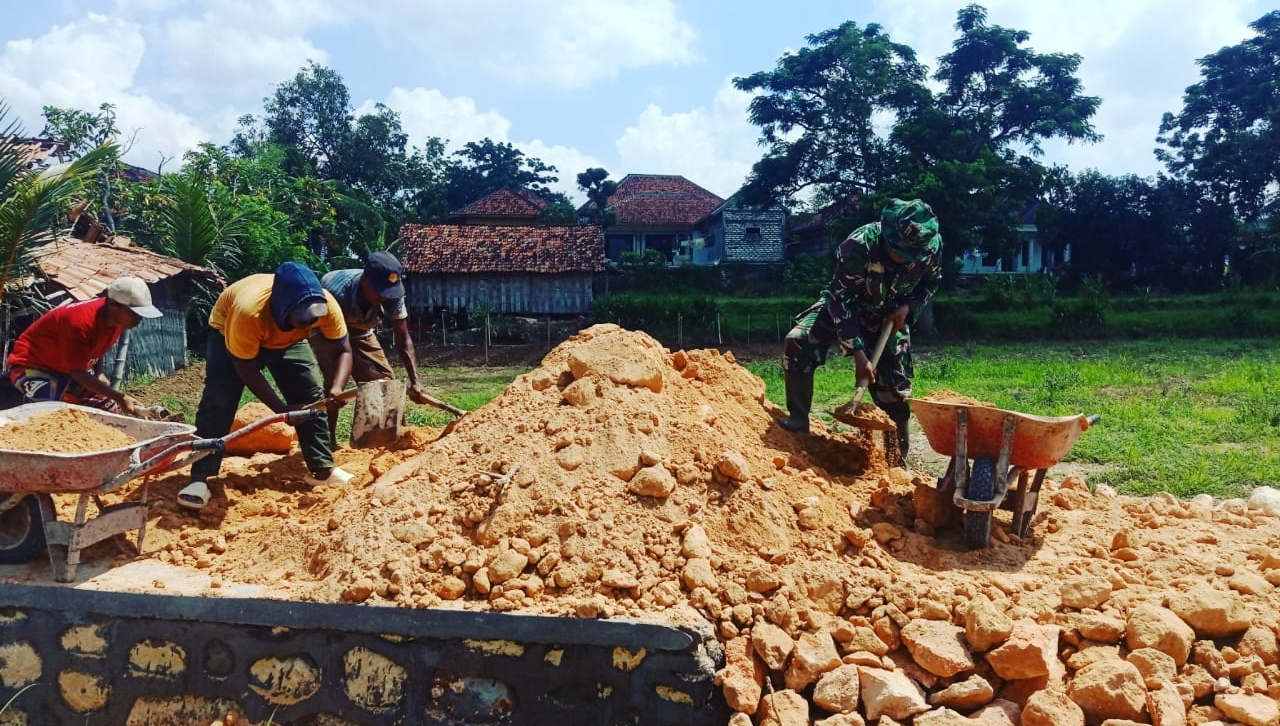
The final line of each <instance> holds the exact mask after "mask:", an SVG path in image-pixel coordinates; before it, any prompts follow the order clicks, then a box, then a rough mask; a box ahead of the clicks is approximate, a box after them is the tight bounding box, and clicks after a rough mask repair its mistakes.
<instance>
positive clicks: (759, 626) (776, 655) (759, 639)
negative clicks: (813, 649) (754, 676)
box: [751, 621, 796, 671]
mask: <svg viewBox="0 0 1280 726" xmlns="http://www.w3.org/2000/svg"><path fill="white" fill-rule="evenodd" d="M751 647H752V648H754V649H755V651H756V655H758V656H760V660H763V661H764V664H765V665H766V666H768V667H769V670H771V671H780V670H782V669H783V668H785V667H786V665H787V659H788V658H790V657H791V651H792V650H795V647H796V641H794V640H792V639H791V636H790V635H787V631H785V630H783V629H782V628H779V627H778V626H776V625H774V624H773V623H770V622H767V621H766V622H759V623H756V626H755V627H754V628H752V629H751Z"/></svg>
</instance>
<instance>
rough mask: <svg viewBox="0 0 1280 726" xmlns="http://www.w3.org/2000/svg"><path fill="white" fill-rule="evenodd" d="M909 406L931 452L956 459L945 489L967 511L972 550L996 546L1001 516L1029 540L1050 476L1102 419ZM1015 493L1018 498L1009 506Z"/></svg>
mask: <svg viewBox="0 0 1280 726" xmlns="http://www.w3.org/2000/svg"><path fill="white" fill-rule="evenodd" d="M910 404H911V410H912V412H914V413H915V415H916V419H917V420H918V421H919V422H920V428H921V429H922V430H923V431H924V434H925V437H927V438H928V439H929V446H930V447H932V448H933V450H934V451H936V452H938V453H939V454H942V455H943V456H950V457H951V463H950V464H949V465H948V466H947V473H946V474H945V475H944V476H943V478H942V479H940V480H938V489H939V490H942V491H947V490H953V494H952V501H953V503H954V504H955V505H956V506H957V507H959V508H960V509H961V510H963V511H962V516H963V521H964V541H965V545H966V546H968V547H969V549H983V548H985V547H987V546H988V545H989V544H990V542H991V513H992V512H993V511H995V510H996V509H1000V508H1003V509H1008V510H1011V511H1012V512H1013V530H1014V532H1015V533H1016V534H1017V535H1018V536H1019V537H1025V536H1026V535H1027V531H1028V529H1030V527H1031V519H1032V517H1033V516H1035V512H1036V506H1037V504H1038V503H1039V500H1040V487H1041V485H1042V484H1043V483H1044V477H1045V474H1046V472H1047V471H1048V470H1049V468H1050V467H1052V466H1054V465H1055V464H1057V463H1058V462H1059V461H1061V460H1062V457H1064V456H1066V455H1067V452H1069V451H1070V450H1071V447H1072V446H1073V445H1075V442H1076V439H1078V438H1079V437H1080V434H1082V433H1084V432H1085V431H1086V430H1088V428H1089V427H1090V426H1092V425H1093V424H1096V423H1097V422H1098V419H1099V417H1098V415H1097V414H1094V415H1090V416H1085V415H1084V414H1077V415H1075V416H1058V417H1050V416H1035V415H1032V414H1026V413H1019V412H1017V411H1006V410H1004V409H1000V408H994V407H991V406H981V405H973V404H967V403H957V402H950V401H931V400H928V399H922V398H913V399H910ZM971 461H972V465H971V464H970V462H971ZM1015 482H1016V485H1017V486H1016V489H1015V488H1014V483H1015ZM1011 489H1013V496H1012V498H1009V501H1006V498H1007V495H1008V494H1009V492H1010V490H1011Z"/></svg>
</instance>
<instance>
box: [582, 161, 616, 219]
mask: <svg viewBox="0 0 1280 726" xmlns="http://www.w3.org/2000/svg"><path fill="white" fill-rule="evenodd" d="M578 188H579V189H581V190H582V191H583V193H584V194H586V195H587V202H588V205H587V219H588V220H589V221H591V222H592V223H594V224H598V225H600V226H601V227H604V228H609V227H612V226H613V225H614V224H616V223H617V222H618V213H617V212H616V211H614V210H613V209H610V208H609V197H612V196H613V194H614V192H616V191H618V182H616V181H613V180H611V179H609V172H607V171H605V170H604V169H601V168H599V167H592V168H590V169H587V170H586V171H584V172H582V173H581V174H579V175H578Z"/></svg>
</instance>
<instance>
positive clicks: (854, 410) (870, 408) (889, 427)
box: [831, 401, 898, 431]
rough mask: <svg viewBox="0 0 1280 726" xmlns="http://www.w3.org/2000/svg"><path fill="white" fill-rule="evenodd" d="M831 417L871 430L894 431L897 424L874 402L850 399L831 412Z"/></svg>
mask: <svg viewBox="0 0 1280 726" xmlns="http://www.w3.org/2000/svg"><path fill="white" fill-rule="evenodd" d="M831 417H832V418H834V419H835V420H837V421H839V422H840V423H843V424H848V425H850V426H856V427H857V428H860V429H869V430H871V431H896V430H897V428H898V425H897V424H895V423H894V422H893V419H891V418H889V415H888V414H887V413H885V412H884V410H883V409H881V408H880V407H879V406H877V405H875V404H874V403H862V402H860V401H859V402H855V401H850V402H848V403H846V404H844V405H842V406H840V407H838V408H836V409H835V410H834V411H832V412H831Z"/></svg>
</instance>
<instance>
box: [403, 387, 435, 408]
mask: <svg viewBox="0 0 1280 726" xmlns="http://www.w3.org/2000/svg"><path fill="white" fill-rule="evenodd" d="M408 393H409V400H410V401H413V402H414V403H419V404H422V405H423V406H430V405H432V403H434V402H435V399H433V398H432V397H431V394H429V393H427V392H426V391H424V390H422V386H421V385H417V384H415V385H412V386H409V391H408Z"/></svg>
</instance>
